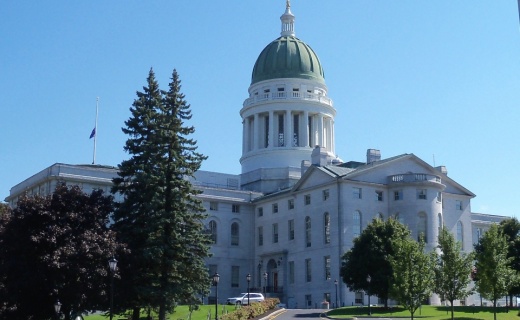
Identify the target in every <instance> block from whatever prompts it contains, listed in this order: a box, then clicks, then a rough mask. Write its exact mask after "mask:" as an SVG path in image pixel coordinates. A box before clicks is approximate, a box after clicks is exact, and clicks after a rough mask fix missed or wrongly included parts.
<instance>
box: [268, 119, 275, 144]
mask: <svg viewBox="0 0 520 320" xmlns="http://www.w3.org/2000/svg"><path fill="white" fill-rule="evenodd" d="M275 141H276V140H275V136H274V111H269V148H273V147H274V142H275Z"/></svg>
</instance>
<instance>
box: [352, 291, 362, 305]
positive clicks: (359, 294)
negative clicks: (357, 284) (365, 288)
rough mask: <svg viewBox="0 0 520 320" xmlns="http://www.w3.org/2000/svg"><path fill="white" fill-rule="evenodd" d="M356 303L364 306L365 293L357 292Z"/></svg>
mask: <svg viewBox="0 0 520 320" xmlns="http://www.w3.org/2000/svg"><path fill="white" fill-rule="evenodd" d="M354 303H357V304H363V292H360V291H357V292H356V297H355V299H354Z"/></svg>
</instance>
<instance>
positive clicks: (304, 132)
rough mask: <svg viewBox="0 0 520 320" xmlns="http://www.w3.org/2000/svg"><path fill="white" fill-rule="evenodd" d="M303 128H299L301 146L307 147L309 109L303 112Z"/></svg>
mask: <svg viewBox="0 0 520 320" xmlns="http://www.w3.org/2000/svg"><path fill="white" fill-rule="evenodd" d="M302 124H303V128H300V132H302V135H303V136H302V137H300V139H301V140H302V142H303V143H302V147H308V146H309V143H310V142H309V111H304V112H303V121H302Z"/></svg>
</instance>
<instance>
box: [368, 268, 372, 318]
mask: <svg viewBox="0 0 520 320" xmlns="http://www.w3.org/2000/svg"><path fill="white" fill-rule="evenodd" d="M371 281H372V278H371V277H370V275H368V276H367V282H368V290H367V292H368V315H371V314H372V313H371V312H370V282H371Z"/></svg>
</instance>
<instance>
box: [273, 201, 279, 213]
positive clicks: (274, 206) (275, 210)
mask: <svg viewBox="0 0 520 320" xmlns="http://www.w3.org/2000/svg"><path fill="white" fill-rule="evenodd" d="M273 213H278V203H273Z"/></svg>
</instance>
